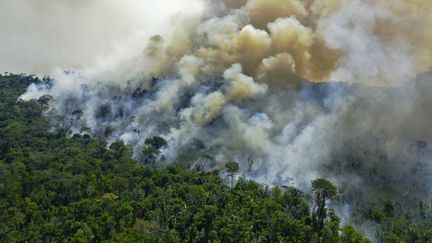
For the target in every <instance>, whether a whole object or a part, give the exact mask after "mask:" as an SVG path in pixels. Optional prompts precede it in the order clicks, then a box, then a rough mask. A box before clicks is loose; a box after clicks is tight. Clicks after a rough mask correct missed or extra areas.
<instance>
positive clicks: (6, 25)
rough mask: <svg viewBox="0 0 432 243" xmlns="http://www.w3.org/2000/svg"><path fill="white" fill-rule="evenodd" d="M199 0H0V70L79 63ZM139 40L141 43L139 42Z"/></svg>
mask: <svg viewBox="0 0 432 243" xmlns="http://www.w3.org/2000/svg"><path fill="white" fill-rule="evenodd" d="M200 7H201V6H200V4H199V3H198V0H163V1H152V0H122V1H113V0H37V1H36V0H0V33H1V34H0V72H1V73H3V72H14V73H21V72H25V73H38V74H45V73H48V72H49V71H50V70H51V69H52V68H54V67H64V68H68V67H72V68H77V67H82V66H86V65H89V64H91V63H93V62H95V61H96V60H98V59H100V58H103V56H106V55H109V53H110V52H113V51H114V50H115V49H118V48H121V47H122V46H124V45H128V44H132V43H133V44H135V45H136V44H140V45H145V41H146V39H147V37H148V36H150V35H154V34H158V33H159V32H160V31H161V30H166V29H167V28H168V27H169V26H170V21H173V17H174V16H176V15H178V14H187V13H190V12H197V11H200ZM141 42H142V43H141Z"/></svg>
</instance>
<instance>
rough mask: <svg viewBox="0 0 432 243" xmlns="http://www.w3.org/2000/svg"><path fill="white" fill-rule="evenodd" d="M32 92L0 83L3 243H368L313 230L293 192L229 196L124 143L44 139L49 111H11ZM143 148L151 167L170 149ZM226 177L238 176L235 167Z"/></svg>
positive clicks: (31, 106)
mask: <svg viewBox="0 0 432 243" xmlns="http://www.w3.org/2000/svg"><path fill="white" fill-rule="evenodd" d="M32 82H40V81H38V80H37V79H35V78H32V77H26V76H21V75H8V76H0V97H1V98H2V99H1V100H0V221H1V222H2V223H1V224H0V242H103V241H105V242H337V241H341V240H344V239H349V240H352V239H354V241H352V242H367V241H356V239H364V237H363V236H362V235H361V234H360V233H358V232H357V231H355V230H353V229H352V228H349V229H346V230H345V229H344V230H343V233H342V235H340V234H339V231H340V226H339V224H340V219H339V218H338V217H337V215H336V214H335V213H334V211H332V210H330V211H329V214H328V217H327V214H326V216H325V217H324V218H325V220H324V224H323V227H322V228H321V229H317V228H315V227H314V225H313V222H312V221H311V217H312V215H311V213H310V208H309V206H308V198H307V195H305V194H304V193H303V192H301V191H299V190H298V189H296V188H293V187H283V188H275V189H273V190H269V189H268V188H267V187H265V186H263V185H261V184H258V183H256V182H253V181H244V180H240V181H239V182H238V183H237V184H236V185H235V186H232V188H229V187H227V186H226V185H225V183H224V181H223V180H222V179H221V178H220V177H218V172H217V171H216V172H203V171H200V170H193V171H188V170H186V169H183V168H179V167H174V166H169V167H167V168H164V169H156V168H154V167H151V166H142V164H140V163H139V162H137V161H134V160H132V159H131V149H130V148H129V147H128V146H125V145H124V144H123V143H122V142H120V141H117V142H114V143H112V144H111V145H110V146H109V149H107V145H106V143H105V142H104V141H102V140H100V139H97V138H91V137H89V136H87V135H85V136H80V135H75V136H73V137H72V138H70V139H66V138H65V136H64V135H65V134H66V131H65V130H58V131H57V132H54V133H50V132H47V130H48V128H49V125H48V123H47V121H46V120H45V119H44V118H43V117H42V116H41V113H42V110H43V109H44V107H45V103H46V102H47V101H46V100H45V99H44V100H41V101H40V102H22V101H18V102H17V97H18V95H19V94H20V93H22V92H23V91H24V89H25V87H27V86H28V85H29V84H30V83H32ZM44 82H48V80H45V81H44ZM77 113H79V112H77ZM145 143H146V146H145V148H144V151H143V153H144V154H145V155H151V156H149V157H148V158H149V161H148V163H149V164H154V163H155V162H156V161H158V159H160V158H159V157H160V152H158V151H159V150H160V149H161V148H162V147H163V146H165V145H166V141H165V140H163V139H162V138H160V137H153V138H150V139H148V140H146V142H145ZM152 156H153V157H152ZM226 168H227V172H228V173H229V175H231V176H234V175H235V174H236V173H237V172H238V169H239V165H238V163H235V162H230V163H227V166H226ZM314 190H315V191H320V192H321V193H322V196H321V199H322V200H324V201H325V200H326V199H328V198H331V197H332V196H333V194H335V193H333V191H334V190H333V189H332V187H331V186H330V185H328V184H326V183H325V182H324V183H319V184H317V185H315V186H314ZM343 237H345V238H343ZM342 242H343V241H342ZM347 242H351V241H347Z"/></svg>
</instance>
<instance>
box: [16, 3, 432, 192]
mask: <svg viewBox="0 0 432 243" xmlns="http://www.w3.org/2000/svg"><path fill="white" fill-rule="evenodd" d="M45 2H46V3H47V4H48V3H49V4H48V5H50V6H58V5H59V4H54V3H51V1H45ZM130 2H131V4H132V2H133V3H136V4H138V1H137V2H134V1H130ZM139 2H140V4H144V3H146V2H147V1H139ZM20 3H21V4H24V5H25V6H26V7H27V8H29V6H31V5H30V4H29V3H24V2H20ZM63 4H66V3H62V4H60V5H63ZM146 4H147V3H146ZM152 4H153V3H152ZM152 4H150V5H145V4H144V5H145V6H146V7H148V6H152ZM154 4H155V3H154ZM201 4H202V5H200V4H198V5H199V6H204V7H203V9H202V10H200V11H192V12H191V13H189V12H188V14H178V15H176V17H173V18H174V21H171V26H170V27H169V28H165V29H164V27H166V26H167V25H162V27H161V26H160V25H157V26H152V25H151V24H146V23H144V26H149V27H155V28H156V27H158V28H161V29H158V30H160V32H161V33H160V35H155V36H153V37H151V38H150V39H149V40H148V41H146V42H143V43H145V44H143V45H130V46H128V45H127V46H122V47H120V48H119V51H118V52H114V54H112V55H107V58H106V59H104V60H103V61H99V62H96V64H94V65H88V66H87V65H84V67H83V68H72V69H69V70H67V71H65V70H64V69H55V70H54V71H52V72H51V73H50V77H51V78H52V81H51V82H49V83H46V84H41V85H31V86H30V87H29V88H28V90H27V92H26V93H25V94H23V95H22V97H21V98H22V99H25V100H29V99H38V98H40V97H42V96H45V95H48V96H49V97H50V101H49V109H48V110H47V111H46V116H47V118H48V119H49V120H50V122H51V124H52V125H53V127H55V128H66V129H68V130H69V131H70V134H74V133H90V134H91V135H94V136H106V137H107V139H108V141H110V142H112V141H116V140H118V139H120V140H123V141H124V142H125V143H127V144H129V145H131V146H132V147H133V149H134V157H135V158H136V159H141V158H142V148H143V146H144V140H145V139H146V138H148V137H151V136H155V135H158V136H162V137H164V138H165V139H166V140H167V141H168V146H167V148H165V149H164V151H163V153H164V155H165V156H166V158H167V161H169V162H173V161H174V160H175V159H176V158H178V157H179V155H182V154H187V153H191V152H196V151H199V152H202V153H203V154H204V153H205V154H210V155H211V156H213V157H214V159H215V161H216V162H217V163H216V165H215V166H214V167H213V168H222V166H223V164H224V163H225V162H226V161H228V160H236V161H238V162H239V163H240V171H241V175H242V176H244V177H247V178H252V179H255V180H258V181H260V182H263V183H266V184H274V185H281V184H290V185H296V186H299V187H302V188H308V187H309V184H310V181H311V180H312V179H315V178H316V177H319V176H325V177H328V178H331V179H332V180H333V182H335V183H337V184H338V185H340V186H343V187H344V188H350V189H351V194H349V193H347V194H346V197H347V199H346V200H350V198H349V197H350V195H351V196H353V197H354V196H355V194H356V193H357V196H358V195H362V193H364V195H366V192H368V191H369V192H370V191H372V190H374V191H376V192H378V191H379V192H381V190H384V189H382V188H380V187H379V186H377V185H385V184H388V183H394V185H395V186H394V187H395V188H397V189H395V191H393V192H391V193H394V194H398V193H400V194H402V193H403V192H405V191H407V190H410V191H412V192H413V193H412V195H413V196H418V197H426V195H427V194H428V193H430V192H431V191H430V189H431V188H430V187H429V186H428V184H429V183H430V181H431V179H432V178H431V174H430V173H429V171H430V164H429V163H428V161H429V159H430V156H431V155H432V150H431V149H432V148H430V146H429V145H428V144H427V142H430V141H431V140H432V133H431V132H430V131H431V130H430V129H429V121H430V118H431V115H432V110H431V107H432V106H431V104H432V98H431V97H430V95H429V93H430V92H431V91H432V84H431V75H430V74H428V73H426V74H424V73H425V72H427V71H429V70H430V68H431V64H432V53H431V51H432V30H431V29H430V28H429V25H430V24H431V23H432V15H431V13H432V11H430V10H431V8H432V2H430V1H420V0H391V1H390V0H352V1H345V0H325V1H300V0H271V1H269V0H266V1H261V0H248V1H246V0H225V1H206V2H201ZM73 6H75V4H73ZM78 6H79V8H77V7H76V6H75V7H73V9H75V10H74V11H77V12H79V13H80V14H83V13H86V14H88V13H91V12H93V11H94V12H95V13H96V12H101V11H96V10H95V9H94V8H96V7H104V6H105V7H109V8H110V9H111V10H112V11H114V12H113V14H114V15H116V16H123V14H124V12H122V10H123V11H125V9H128V8H126V7H125V6H129V4H128V3H126V2H122V4H121V7H120V4H114V3H108V2H105V1H94V2H92V4H90V5H89V7H86V6H87V5H86V4H84V3H81V2H80V4H78ZM130 6H132V7H133V6H134V5H133V4H132V5H130ZM130 6H129V7H130ZM139 6H142V5H139ZM63 7H64V6H63ZM149 8H151V7H149ZM146 9H147V8H146ZM180 9H181V8H180ZM117 11H118V12H117ZM135 11H138V12H139V11H141V10H139V8H138V10H136V9H135V8H134V11H132V13H135ZM150 12H151V11H150ZM144 13H146V11H144V12H143V14H144ZM181 13H183V12H181ZM167 14H168V13H167ZM125 15H128V16H130V15H131V14H129V13H128V14H125ZM82 16H83V17H82V18H83V19H86V16H85V14H84V15H82ZM132 16H135V14H132ZM163 17H166V16H165V15H164V16H163ZM60 19H61V18H60ZM87 21H90V22H91V21H92V20H91V19H87ZM95 21H96V22H97V23H96V24H95V25H94V30H96V29H100V28H102V29H104V28H103V26H102V27H101V26H100V25H98V19H97V18H96V20H95ZM58 23H59V25H61V24H62V21H59V22H58ZM66 26H67V25H66ZM104 26H107V25H104ZM413 26H415V27H413ZM132 29H133V28H132ZM129 30H130V29H125V30H124V31H126V32H127V31H129ZM166 30H168V31H166ZM132 32H133V31H132ZM60 33H62V32H60ZM72 35H73V32H72ZM90 36H94V34H93V33H91V35H90ZM87 38H89V37H87ZM48 44H50V42H48ZM66 45H67V43H66ZM105 50H106V49H104V45H102V46H101V48H100V49H99V48H96V50H92V52H90V53H86V55H87V54H88V55H93V53H94V52H95V51H97V52H99V51H101V52H104V51H105ZM63 51H64V52H66V53H70V56H72V57H73V58H77V59H74V60H82V56H81V57H79V56H75V53H74V51H73V49H65V50H63ZM48 52H49V51H48ZM41 55H42V56H44V55H43V54H41ZM68 57H69V56H68ZM84 59H85V58H84ZM83 61H86V60H83ZM84 63H85V62H84ZM69 64H70V63H69ZM59 65H61V62H59ZM72 66H73V65H72ZM335 81H341V82H335ZM360 185H362V186H360ZM401 191H403V192H401ZM389 193H390V192H389Z"/></svg>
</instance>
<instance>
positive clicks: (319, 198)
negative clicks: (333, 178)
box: [312, 178, 337, 230]
mask: <svg viewBox="0 0 432 243" xmlns="http://www.w3.org/2000/svg"><path fill="white" fill-rule="evenodd" d="M312 190H313V191H314V193H315V205H314V210H313V216H314V217H313V219H314V224H315V228H316V229H317V230H322V229H323V228H324V221H325V219H326V217H327V209H326V202H327V201H328V200H329V199H332V198H334V197H335V196H336V194H337V188H336V187H335V186H334V185H333V184H332V183H331V182H329V181H327V180H326V179H322V178H319V179H316V180H314V181H312Z"/></svg>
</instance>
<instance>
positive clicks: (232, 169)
mask: <svg viewBox="0 0 432 243" xmlns="http://www.w3.org/2000/svg"><path fill="white" fill-rule="evenodd" d="M225 168H226V171H227V174H228V176H229V177H231V188H233V186H234V176H235V175H236V174H237V172H238V170H239V164H238V163H237V162H235V161H230V162H228V163H226V164H225Z"/></svg>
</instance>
